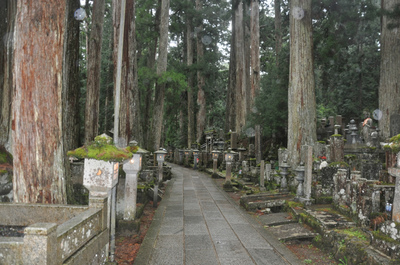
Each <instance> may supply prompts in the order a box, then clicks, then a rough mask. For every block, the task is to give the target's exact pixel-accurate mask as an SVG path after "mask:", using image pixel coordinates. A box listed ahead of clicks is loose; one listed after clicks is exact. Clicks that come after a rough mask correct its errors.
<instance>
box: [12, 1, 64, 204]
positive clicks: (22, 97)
mask: <svg viewBox="0 0 400 265" xmlns="http://www.w3.org/2000/svg"><path fill="white" fill-rule="evenodd" d="M65 9H66V1H65V0H58V1H55V0H53V1H46V2H43V1H34V0H31V1H27V0H18V2H17V12H18V13H17V19H16V31H15V64H14V78H15V94H14V95H15V98H14V105H13V131H14V132H13V141H14V144H13V154H14V161H13V163H14V168H13V171H14V177H13V190H14V201H15V202H24V203H65V202H66V190H65V164H64V163H65V160H64V154H65V150H64V145H63V133H62V130H63V124H62V94H63V91H62V89H63V83H62V81H63V71H62V67H63V64H62V61H63V48H64V32H65V28H66V25H65Z"/></svg>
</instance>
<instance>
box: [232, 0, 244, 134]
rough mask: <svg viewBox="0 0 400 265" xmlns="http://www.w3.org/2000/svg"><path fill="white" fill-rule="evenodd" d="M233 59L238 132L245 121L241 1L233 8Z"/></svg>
mask: <svg viewBox="0 0 400 265" xmlns="http://www.w3.org/2000/svg"><path fill="white" fill-rule="evenodd" d="M234 30H235V40H236V42H235V43H236V45H235V59H236V88H235V93H236V98H235V103H236V104H235V110H236V111H235V113H236V115H235V116H236V121H235V130H236V132H238V133H240V132H241V131H242V128H243V127H244V125H245V123H246V111H247V91H246V84H247V80H246V58H245V40H244V21H243V2H240V3H239V4H238V6H237V9H236V10H235V28H234Z"/></svg>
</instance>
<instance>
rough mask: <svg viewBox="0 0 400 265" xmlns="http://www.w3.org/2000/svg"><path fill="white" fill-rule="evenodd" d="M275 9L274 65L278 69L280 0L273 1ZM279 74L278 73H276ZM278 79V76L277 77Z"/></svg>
mask: <svg viewBox="0 0 400 265" xmlns="http://www.w3.org/2000/svg"><path fill="white" fill-rule="evenodd" d="M274 9H275V53H276V55H275V61H276V62H275V64H276V67H277V68H279V61H280V59H279V56H280V53H281V50H282V14H281V0H274ZM278 72H279V71H278ZM278 78H279V76H278Z"/></svg>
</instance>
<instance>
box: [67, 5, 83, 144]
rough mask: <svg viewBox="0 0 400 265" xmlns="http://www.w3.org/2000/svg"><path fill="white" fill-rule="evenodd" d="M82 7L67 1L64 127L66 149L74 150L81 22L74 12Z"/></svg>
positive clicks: (78, 92) (77, 131) (77, 142)
mask: <svg viewBox="0 0 400 265" xmlns="http://www.w3.org/2000/svg"><path fill="white" fill-rule="evenodd" d="M79 7H80V2H79V0H69V1H67V11H66V14H67V25H66V27H67V28H66V32H65V49H64V61H63V62H64V67H63V83H64V84H63V85H64V90H63V91H64V95H63V104H64V105H63V120H64V122H63V126H64V129H63V130H64V134H65V141H64V144H65V149H66V150H67V151H68V150H73V149H75V148H77V147H78V146H79V97H80V78H79V66H78V64H77V63H76V62H77V61H79V21H78V20H76V19H75V18H74V12H75V10H77V9H78V8H79Z"/></svg>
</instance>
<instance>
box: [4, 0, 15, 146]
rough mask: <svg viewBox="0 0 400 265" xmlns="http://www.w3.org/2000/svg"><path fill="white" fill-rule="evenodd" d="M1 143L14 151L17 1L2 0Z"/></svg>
mask: <svg viewBox="0 0 400 265" xmlns="http://www.w3.org/2000/svg"><path fill="white" fill-rule="evenodd" d="M0 2H1V3H0V17H1V20H0V36H1V37H2V39H1V43H0V86H2V89H0V90H1V91H0V145H2V146H5V147H6V149H7V151H9V152H10V153H11V152H12V136H11V120H12V119H11V117H12V102H13V92H12V91H13V87H14V83H13V73H12V67H13V65H12V63H13V56H14V49H13V43H14V42H13V37H14V34H13V33H14V27H15V14H16V12H17V1H15V0H7V1H0Z"/></svg>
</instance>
